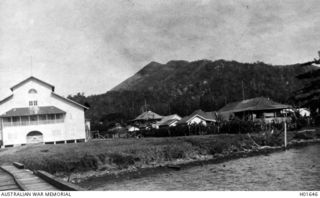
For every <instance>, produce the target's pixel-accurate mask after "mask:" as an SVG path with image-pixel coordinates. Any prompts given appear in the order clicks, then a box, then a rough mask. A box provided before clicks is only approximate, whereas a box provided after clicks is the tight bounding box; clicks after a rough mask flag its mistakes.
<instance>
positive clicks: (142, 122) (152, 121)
mask: <svg viewBox="0 0 320 198" xmlns="http://www.w3.org/2000/svg"><path fill="white" fill-rule="evenodd" d="M162 118H163V116H161V115H159V114H156V113H154V112H152V111H146V112H143V113H142V114H140V115H139V116H138V117H136V118H135V119H133V120H131V123H133V124H134V125H135V126H138V127H139V128H140V129H141V128H144V129H148V128H150V127H151V128H158V125H157V124H156V123H157V122H159V121H160V120H161V119H162Z"/></svg>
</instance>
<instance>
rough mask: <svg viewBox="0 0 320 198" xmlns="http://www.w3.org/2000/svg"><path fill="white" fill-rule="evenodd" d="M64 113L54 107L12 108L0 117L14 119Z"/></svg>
mask: <svg viewBox="0 0 320 198" xmlns="http://www.w3.org/2000/svg"><path fill="white" fill-rule="evenodd" d="M65 113H66V112H65V111H62V110H61V109H59V108H57V107H55V106H43V107H38V108H37V110H35V109H33V108H29V107H22V108H13V109H11V110H9V111H7V112H6V113H4V114H2V115H1V116H0V117H16V116H30V115H46V114H47V115H48V114H65Z"/></svg>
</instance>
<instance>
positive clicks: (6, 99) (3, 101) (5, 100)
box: [0, 94, 13, 105]
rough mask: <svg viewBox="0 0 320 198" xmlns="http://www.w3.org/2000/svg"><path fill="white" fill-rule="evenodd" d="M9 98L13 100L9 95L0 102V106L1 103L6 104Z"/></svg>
mask: <svg viewBox="0 0 320 198" xmlns="http://www.w3.org/2000/svg"><path fill="white" fill-rule="evenodd" d="M11 98H13V94H11V95H10V96H8V97H6V98H4V99H2V100H1V101H0V105H1V104H2V103H5V102H7V101H8V100H10V99H11Z"/></svg>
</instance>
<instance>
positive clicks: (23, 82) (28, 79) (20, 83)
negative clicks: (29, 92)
mask: <svg viewBox="0 0 320 198" xmlns="http://www.w3.org/2000/svg"><path fill="white" fill-rule="evenodd" d="M30 80H34V81H36V82H39V83H41V84H43V85H46V86H48V87H50V88H51V90H52V91H54V86H53V85H51V84H49V83H46V82H44V81H42V80H40V79H38V78H36V77H34V76H30V77H29V78H27V79H25V80H23V81H21V82H19V83H18V84H16V85H14V86H13V87H11V88H10V89H11V91H13V90H14V89H16V88H18V87H20V86H21V85H23V84H25V83H26V82H28V81H30Z"/></svg>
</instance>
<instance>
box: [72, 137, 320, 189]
mask: <svg viewBox="0 0 320 198" xmlns="http://www.w3.org/2000/svg"><path fill="white" fill-rule="evenodd" d="M319 143H320V138H316V139H310V140H293V141H291V142H289V143H288V145H287V148H284V146H273V147H271V146H263V147H260V148H256V149H248V150H247V151H238V152H230V153H226V154H218V155H214V156H212V157H211V158H206V159H203V160H199V159H198V160H181V161H170V162H168V163H166V164H159V165H156V166H150V167H143V168H137V169H134V170H128V171H123V172H118V173H109V174H108V173H107V174H101V175H93V176H89V177H84V178H81V180H80V181H76V182H75V181H73V183H76V184H77V185H79V186H81V187H83V188H86V189H88V190H93V189H95V188H97V187H99V186H100V185H102V183H103V184H104V185H105V184H108V183H114V182H120V181H123V180H130V179H135V178H142V177H145V176H149V175H156V174H161V173H166V172H170V171H179V170H183V169H188V168H192V167H196V166H204V165H208V164H220V163H223V162H228V161H231V160H236V159H241V158H247V157H253V156H259V155H269V154H272V153H276V152H281V151H285V150H288V149H292V148H299V147H304V146H309V145H312V144H319Z"/></svg>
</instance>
